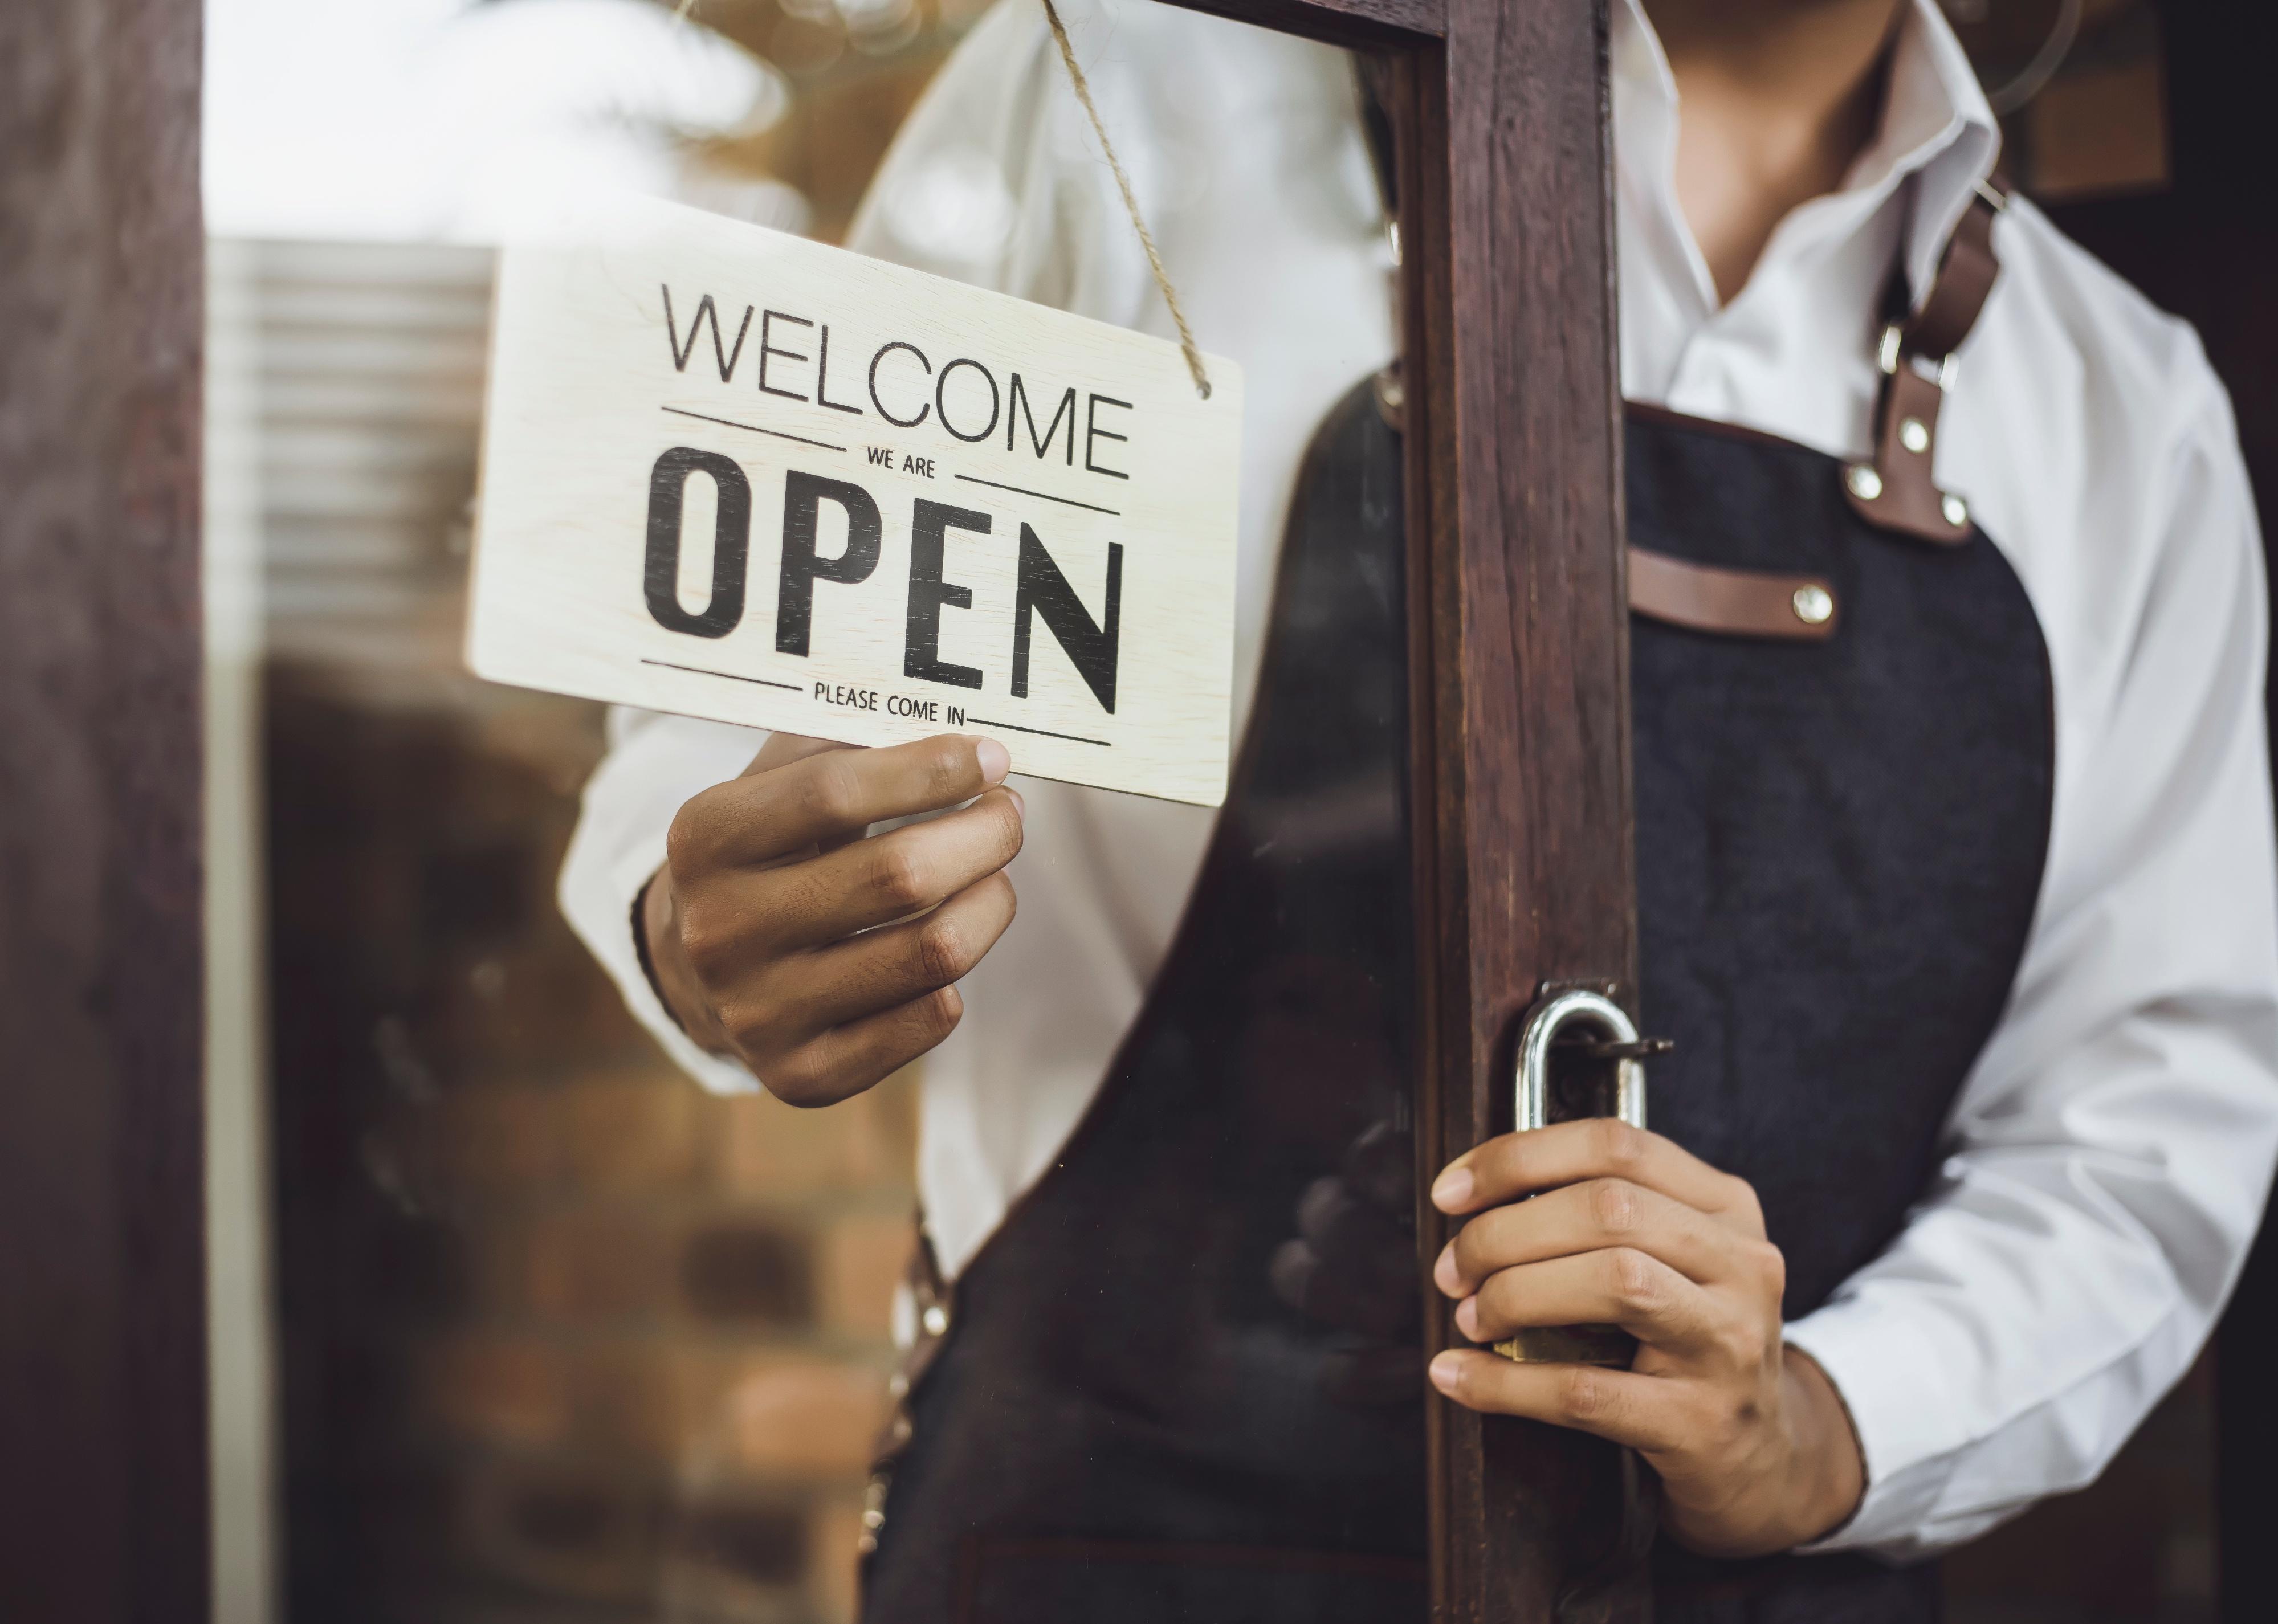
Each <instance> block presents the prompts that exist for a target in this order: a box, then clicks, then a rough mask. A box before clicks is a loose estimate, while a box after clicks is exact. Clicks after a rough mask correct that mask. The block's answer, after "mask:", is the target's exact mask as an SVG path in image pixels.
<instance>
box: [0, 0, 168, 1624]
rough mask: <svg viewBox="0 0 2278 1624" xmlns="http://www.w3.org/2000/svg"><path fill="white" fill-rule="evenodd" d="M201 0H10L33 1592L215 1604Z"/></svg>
mask: <svg viewBox="0 0 2278 1624" xmlns="http://www.w3.org/2000/svg"><path fill="white" fill-rule="evenodd" d="M198 11H199V8H198V4H197V0H83V3H82V4H73V5H13V6H4V7H0V1614H4V1616H5V1617H6V1618H7V1619H8V1620H10V1621H11V1624H50V1621H52V1624H128V1621H129V1620H133V1621H135V1624H196V1620H203V1619H204V1618H205V1617H206V1616H207V1613H208V1608H209V1605H210V1604H209V1599H208V1590H207V1587H208V1578H207V1574H208V1567H209V1552H208V1539H209V1536H208V1524H207V1498H208V1491H207V1469H208V1468H207V1455H206V1448H207V1445H206V1407H207V1389H206V1364H205V1270H204V1233H205V1229H204V1189H203V1178H202V1175H203V1166H202V1149H203V1145H202V1130H203V1100H202V1095H201V1091H200V1081H201V1075H202V1062H203V1053H202V1040H203V999H204V979H203V962H202V952H203V917H202V906H201V904H202V902H203V896H202V891H201V877H200V872H199V864H200V858H199V827H200V818H199V806H200V798H201V762H200V733H199V694H200V687H201V682H200V677H201V670H202V657H201V647H200V617H199V601H200V595H199V578H198V499H199V467H198V461H199V444H200V417H201V410H202V406H203V401H202V400H201V387H200V385H201V376H200V359H201V355H202V351H203V313H202V298H201V290H202V287H203V266H204V241H203V235H202V233H201V230H200V223H199V208H198V69H199V50H200V30H199V15H198Z"/></svg>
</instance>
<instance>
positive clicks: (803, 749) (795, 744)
mask: <svg viewBox="0 0 2278 1624" xmlns="http://www.w3.org/2000/svg"><path fill="white" fill-rule="evenodd" d="M860 748H861V746H860V745H858V744H841V743H837V741H836V740H833V739H811V738H808V737H806V736H805V735H803V734H798V733H775V734H770V735H768V742H767V743H764V744H762V745H761V746H760V753H759V754H758V755H756V756H753V758H752V763H751V765H750V766H747V767H745V769H744V770H743V771H742V772H741V773H739V774H737V776H738V777H739V778H750V777H752V776H753V775H754V774H760V773H766V772H771V771H773V770H774V769H775V768H776V767H779V766H790V765H791V763H792V762H794V761H804V760H806V759H807V758H808V757H809V756H819V755H821V754H822V752H823V751H827V750H859V749H860ZM863 833H864V831H863V830H861V829H849V830H847V831H846V832H845V834H842V835H825V836H823V837H822V839H820V840H818V841H816V842H814V847H813V848H812V850H816V851H830V850H836V849H837V848H838V847H840V846H843V845H845V843H846V842H848V841H850V840H860V839H861V838H862V835H863Z"/></svg>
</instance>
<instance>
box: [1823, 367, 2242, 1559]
mask: <svg viewBox="0 0 2278 1624" xmlns="http://www.w3.org/2000/svg"><path fill="white" fill-rule="evenodd" d="M2190 357H2191V359H2192V360H2193V361H2194V362H2196V363H2197V372H2198V386H2197V387H2195V388H2188V389H2186V390H2184V391H2183V392H2182V393H2183V394H2184V395H2185V396H2186V407H2185V409H2183V410H2180V411H2178V412H2176V413H2175V414H2174V415H2173V416H2172V417H2171V421H2179V422H2180V423H2182V427H2181V429H2180V431H2173V432H2172V438H2171V439H2170V442H2169V443H2170V444H2171V445H2173V446H2174V447H2175V448H2174V450H2173V451H2172V453H2171V454H2170V455H2169V457H2168V460H2167V469H2166V477H2165V478H2164V480H2163V481H2162V482H2161V483H2160V487H2159V490H2158V493H2157V495H2156V497H2155V499H2152V500H2150V501H2147V503H2146V508H2147V512H2148V513H2149V515H2151V516H2150V518H2149V521H2148V522H2149V523H2150V524H2151V525H2152V527H2153V528H2154V529H2155V530H2156V531H2157V533H2158V535H2159V538H2160V539H2159V545H2158V546H2157V547H2156V549H2155V550H2152V551H2151V552H2149V553H2146V554H2145V556H2146V557H2147V558H2148V559H2149V560H2151V562H2150V563H2149V565H2148V567H2147V578H2146V579H2145V580H2144V582H2143V583H2141V585H2140V587H2138V586H2137V584H2136V583H2126V582H2117V581H2115V582H2114V583H2111V587H2112V590H2113V591H2129V590H2135V591H2139V593H2140V599H2141V604H2142V607H2141V610H2140V613H2139V614H2138V615H2137V622H2136V624H2135V625H2134V626H2133V627H2132V634H2133V635H2132V638H2131V639H2130V640H2129V642H2128V643H2127V644H2125V647H2124V653H2123V654H2122V655H2121V662H2122V663H2121V675H2120V678H2119V680H2118V681H2117V682H2115V683H2114V684H2113V685H2112V686H2111V689H2110V691H2109V694H2108V695H2107V696H2104V697H2100V698H2094V699H2091V700H2090V701H2087V703H2091V704H2094V705H2100V706H2101V707H2102V713H2101V714H2099V715H2095V716H2091V717H2084V718H2083V717H2077V716H2075V717H2074V718H2071V719H2069V720H2067V719H2065V718H2063V717H2062V715H2061V712H2062V709H2063V707H2064V705H2065V703H2066V696H2065V694H2064V693H2063V691H2062V690H2060V692H2059V706H2060V723H2062V727H2061V730H2060V749H2062V748H2065V747H2066V746H2067V744H2068V743H2074V742H2076V741H2085V743H2074V747H2075V748H2080V749H2082V750H2083V761H2082V762H2081V763H2080V768H2081V770H2080V772H2079V774H2077V776H2076V777H2075V778H2073V779H2072V780H2071V781H2070V787H2069V789H2068V790H2067V791H2066V793H2065V794H2064V795H2062V796H2060V799H2059V802H2058V804H2057V807H2056V811H2055V817H2054V823H2053V825H2052V831H2051V849H2050V850H2051V857H2050V867H2049V872H2048V874H2047V876H2046V878H2045V881H2044V885H2043V891H2042V896H2041V901H2040V910H2039V913H2038V916H2037V919H2036V922H2035V926H2034V929H2033V933H2032V937H2031V940H2030V943H2029V945H2028V947H2027V950H2026V953H2025V955H2024V958H2023V962H2022V964H2021V965H2020V968H2019V973H2018V980H2017V984H2016V986H2015V987H2014V991H2013V994H2012V998H2011V1003H2010V1006H2009V1008H2008V1010H2007V1012H2006V1014H2005V1017H2004V1019H2003V1021H2002V1024H2001V1025H2000V1028H1999V1031H1998V1032H1997V1033H1996V1034H1995V1036H1994V1038H1993V1040H1992V1041H1991V1043H1990V1044H1989V1045H1988V1046H1987V1048H1986V1050H1985V1052H1984V1055H1983V1056H1981V1057H1980V1059H1979V1062H1978V1064H1977V1065H1976V1069H1975V1070H1974V1071H1973V1072H1972V1074H1971V1076H1970V1078H1969V1079H1968V1082H1967V1084H1966V1085H1965V1086H1964V1088H1963V1091H1962V1094H1961V1098H1960V1100H1959V1102H1958V1103H1957V1106H1956V1109H1955V1112H1954V1115H1953V1119H1952V1121H1951V1122H1950V1124H1949V1139H1948V1145H1949V1154H1948V1155H1947V1157H1946V1159H1945V1162H1944V1163H1943V1165H1942V1167H1941V1168H1940V1170H1939V1173H1938V1179H1937V1181H1936V1183H1935V1185H1934V1186H1933V1188H1932V1189H1931V1191H1930V1193H1929V1194H1928V1195H1927V1196H1926V1197H1925V1198H1924V1200H1923V1202H1922V1204H1921V1205H1920V1206H1919V1207H1918V1208H1916V1209H1915V1213H1914V1214H1913V1216H1912V1217H1911V1219H1910V1220H1909V1222H1908V1224H1907V1226H1906V1228H1905V1229H1904V1230H1903V1231H1902V1232H1901V1233H1900V1237H1899V1239H1897V1241H1896V1242H1895V1243H1894V1244H1893V1245H1892V1247H1891V1248H1890V1250H1889V1251H1888V1252H1887V1253H1885V1254H1884V1255H1883V1256H1882V1257H1881V1258H1879V1259H1878V1260H1877V1261H1876V1262H1874V1263H1872V1264H1871V1265H1869V1267H1868V1268H1866V1269H1862V1270H1861V1271H1860V1273H1858V1274H1857V1275H1856V1276H1854V1277H1853V1278H1852V1279H1851V1280H1849V1281H1848V1282H1846V1284H1845V1285H1844V1286H1843V1288H1842V1289H1841V1290H1840V1291H1839V1292H1838V1293H1837V1294H1836V1296H1835V1298H1834V1299H1833V1300H1831V1302H1830V1303H1829V1304H1828V1305H1827V1306H1826V1307H1825V1308H1822V1309H1821V1310H1819V1311H1818V1312H1817V1313H1815V1314H1813V1315H1809V1316H1808V1317H1807V1318H1804V1319H1802V1320H1800V1321H1799V1322H1797V1323H1794V1324H1793V1325H1791V1326H1790V1327H1789V1328H1788V1339H1789V1341H1790V1342H1791V1343H1793V1345H1794V1346H1797V1347H1799V1348H1801V1349H1802V1350H1803V1351H1804V1352H1806V1353H1808V1354H1810V1355H1811V1356H1812V1357H1813V1358H1814V1359H1815V1360H1816V1361H1818V1362H1819V1363H1820V1365H1821V1366H1822V1367H1823V1368H1824V1369H1825V1370H1826V1371H1827V1374H1828V1375H1829V1376H1830V1377H1831V1379H1832V1380H1833V1382H1834V1384H1835V1385H1836V1387H1837V1388H1838V1391H1840V1392H1841V1393H1842V1395H1843V1398H1844V1400H1845V1402H1846V1404H1847V1405H1848V1407H1849V1408H1850V1412H1851V1415H1852V1419H1853V1422H1854V1425H1855V1426H1856V1428H1857V1430H1858V1435H1859V1438H1860V1442H1861V1446H1862V1448H1863V1451H1864V1454H1865V1458H1866V1468H1867V1477H1868V1488H1867V1492H1866V1497H1865V1499H1864V1501H1863V1503H1862V1504H1861V1506H1860V1508H1859V1510H1858V1513H1857V1514H1856V1515H1855V1516H1854V1518H1853V1519H1852V1520H1851V1521H1850V1522H1849V1523H1848V1524H1847V1525H1846V1526H1845V1527H1844V1528H1842V1529H1838V1531H1837V1532H1836V1533H1835V1534H1834V1535H1833V1536H1831V1537H1830V1538H1828V1539H1826V1540H1824V1541H1823V1542H1822V1543H1821V1544H1820V1545H1819V1546H1817V1547H1815V1548H1816V1549H1836V1548H1854V1549H1861V1550H1866V1551H1870V1552H1876V1553H1877V1554H1880V1555H1883V1556H1885V1557H1887V1558H1891V1559H1911V1558H1915V1557H1918V1556H1922V1555H1924V1554H1926V1553H1929V1552H1933V1551H1936V1550H1937V1549H1938V1548H1940V1547H1942V1546H1945V1545H1948V1544H1953V1543H1955V1542H1958V1541H1961V1540H1964V1539H1967V1538H1969V1537H1971V1536H1975V1535H1977V1534H1980V1533H1983V1532H1984V1531H1985V1530H1986V1529H1990V1528H1991V1527H1993V1526H1994V1525H1995V1524H1997V1523H1999V1522H2000V1521H2003V1520H2004V1519H2005V1518H2007V1517H2008V1516H2010V1515H2013V1514H2014V1513H2017V1512H2019V1511H2022V1510H2023V1509H2024V1508H2025V1507H2026V1506H2028V1505H2030V1503H2031V1502H2032V1501H2034V1500H2035V1499H2037V1498H2041V1497H2043V1496H2045V1495H2048V1494H2052V1493H2060V1492H2062V1491H2067V1490H2071V1489H2076V1488H2080V1487H2082V1486H2083V1485H2085V1484H2087V1483H2090V1482H2091V1480H2093V1479H2094V1478H2095V1476H2096V1475H2097V1474H2098V1472H2099V1471H2100V1470H2102V1468H2104V1466H2105V1464H2106V1462H2107V1461H2108V1460H2110V1459H2111V1458H2112V1456H2113V1455H2114V1453H2116V1452H2118V1450H2119V1448H2120V1446H2121V1445H2122V1444H2123V1443H2124V1442H2126V1440H2127V1438H2128V1437H2129V1434H2130V1433H2131V1432H2133V1431H2134V1430H2135V1429H2136V1427H2137V1424H2138V1423H2139V1422H2141V1421H2142V1420H2143V1418H2144V1415H2145V1414H2148V1413H2149V1412H2150V1410H2151V1408H2152V1406H2153V1405H2154V1404H2156V1403H2157V1402H2158V1401H2159V1399H2160V1397H2161V1395H2162V1394H2164V1393H2165V1392H2166V1391H2167V1389H2168V1388H2169V1387H2171V1386H2172V1385H2173V1384H2175V1382H2176V1380H2178V1379H2179V1378H2180V1377H2181V1376H2182V1374H2183V1372H2184V1371H2185V1370H2186V1369H2188V1368H2189V1367H2190V1363H2191V1361H2192V1360H2193V1359H2194V1358H2196V1357H2197V1355H2198V1350H2199V1347H2200V1346H2201V1345H2202V1343H2204V1341H2205V1338H2206V1336H2207V1333H2208V1331H2209V1330H2210V1329H2211V1327H2212V1326H2213V1322H2214V1319H2215V1316H2216V1315H2217V1314H2218V1313H2219V1311H2220V1310H2221V1306H2222V1303H2223V1301H2224V1299H2225V1298H2226V1297H2227V1296H2228V1292H2229V1291H2230V1288H2231V1285H2232V1284H2233V1282H2234V1281H2235V1279H2236V1276H2237V1272H2238V1269H2239V1268H2240V1266H2241V1263H2242V1262H2243V1259H2244V1254H2245V1250H2246V1247H2247V1246H2248V1244H2249V1243H2250V1242H2251V1239H2252V1238H2253V1235H2254V1232H2255V1230H2256V1227H2257V1225H2258V1224H2259V1220H2260V1217H2261V1214H2262V1208H2263V1202H2264V1199H2265V1197H2266V1195H2267V1191H2268V1186H2269V1180H2270V1172H2271V1164H2272V1159H2273V1155H2274V1151H2278V922H2274V916H2278V877H2274V872H2273V871H2274V857H2273V827H2272V814H2271V796H2270V784H2269V767H2268V762H2267V735H2266V731H2265V721H2264V706H2263V672H2264V654H2265V642H2266V611H2265V598H2264V586H2263V578H2262V562H2261V548H2260V544H2259V536H2258V532H2257V526H2256V522H2255V515H2254V509H2253V502H2252V498H2251V493H2250V491H2249V488H2248V485H2247V481H2246V475H2245V469H2244V466H2243V463H2242V461H2241V459H2240V456H2239V453H2238V450H2237V446H2236V433H2235V431H2234V430H2233V428H2232V425H2231V420H2230V416H2229V409H2228V403H2227V402H2226V401H2225V400H2224V399H2223V397H2222V394H2221V389H2220V387H2219V386H2218V385H2216V384H2215V383H2214V380H2213V377H2212V374H2211V373H2209V372H2207V371H2206V370H2205V362H2204V360H2203V358H2200V357H2199V356H2198V351H2197V347H2196V346H2195V345H2193V346H2190ZM2186 381H2187V382H2190V380H2188V379H2187V380H2186ZM2099 584H2101V583H2099Z"/></svg>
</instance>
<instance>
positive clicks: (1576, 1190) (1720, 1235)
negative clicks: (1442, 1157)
mask: <svg viewBox="0 0 2278 1624" xmlns="http://www.w3.org/2000/svg"><path fill="white" fill-rule="evenodd" d="M1770 1245H1771V1243H1770V1241H1751V1240H1749V1239H1747V1237H1745V1236H1743V1235H1740V1234H1739V1233H1736V1232H1735V1231H1733V1230H1731V1229H1730V1228H1728V1227H1727V1226H1726V1225H1724V1224H1720V1223H1718V1222H1717V1221H1716V1219H1714V1218H1712V1217H1710V1216H1709V1215H1708V1214H1706V1213H1704V1212H1702V1211H1701V1210H1700V1209H1699V1208H1694V1207H1687V1206H1686V1205H1685V1203H1684V1202H1682V1201H1671V1200H1670V1198H1669V1197H1668V1196H1666V1195H1663V1193H1661V1192H1660V1191H1658V1190H1649V1189H1647V1188H1646V1186H1643V1185H1638V1184H1632V1183H1631V1182H1630V1181H1629V1180H1628V1179H1626V1178H1592V1179H1587V1180H1585V1181H1584V1182H1583V1183H1581V1184H1572V1185H1567V1186H1563V1188H1560V1189H1556V1190H1552V1191H1548V1192H1547V1193H1544V1194H1541V1195H1538V1196H1536V1197H1535V1198H1534V1199H1533V1201H1514V1202H1512V1203H1511V1204H1510V1205H1509V1206H1506V1207H1490V1208H1487V1211H1485V1212H1483V1213H1479V1214H1478V1215H1477V1216H1474V1217H1472V1219H1471V1220H1470V1221H1469V1222H1467V1223H1466V1224H1464V1227H1463V1229H1462V1230H1461V1231H1459V1232H1458V1233H1457V1234H1456V1238H1455V1239H1453V1240H1451V1241H1449V1243H1448V1245H1447V1247H1446V1248H1445V1249H1444V1250H1443V1251H1442V1252H1441V1254H1440V1258H1439V1261H1438V1262H1437V1263H1436V1264H1434V1265H1433V1270H1432V1278H1433V1281H1434V1282H1435V1283H1436V1284H1437V1285H1439V1287H1440V1289H1441V1291H1442V1292H1446V1293H1447V1294H1448V1295H1449V1296H1450V1297H1468V1296H1470V1295H1471V1294H1472V1292H1475V1291H1477V1290H1479V1282H1481V1281H1482V1280H1485V1279H1486V1278H1487V1277H1488V1276H1489V1275H1491V1274H1493V1273H1494V1272H1495V1270H1497V1269H1510V1268H1515V1267H1517V1265H1518V1264H1521V1263H1539V1262H1542V1261H1544V1260H1545V1259H1547V1258H1554V1257H1568V1256H1571V1255H1573V1254H1577V1253H1582V1252H1597V1251H1601V1250H1603V1249H1605V1248H1606V1247H1636V1248H1637V1249H1638V1250H1640V1251H1641V1252H1645V1253H1647V1254H1651V1255H1652V1256H1654V1257H1657V1258H1659V1259H1660V1260H1661V1261H1662V1262H1664V1263H1666V1264H1668V1265H1669V1266H1670V1268H1671V1269H1676V1270H1677V1271H1678V1273H1679V1274H1681V1275H1684V1276H1685V1277H1686V1278H1688V1279H1692V1280H1697V1281H1699V1282H1700V1283H1701V1284H1702V1285H1722V1284H1724V1282H1726V1281H1728V1280H1734V1279H1740V1278H1747V1279H1751V1280H1752V1279H1754V1271H1755V1270H1756V1269H1758V1268H1759V1267H1760V1261H1759V1260H1757V1259H1756V1258H1754V1257H1753V1256H1752V1255H1750V1254H1752V1253H1753V1252H1754V1250H1755V1249H1757V1248H1759V1247H1762V1248H1769V1247H1770Z"/></svg>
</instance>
